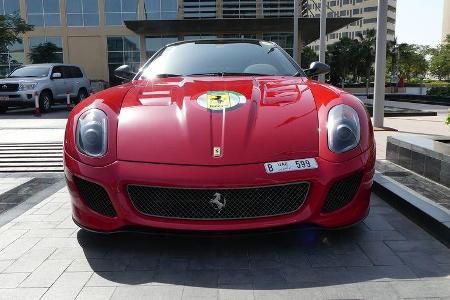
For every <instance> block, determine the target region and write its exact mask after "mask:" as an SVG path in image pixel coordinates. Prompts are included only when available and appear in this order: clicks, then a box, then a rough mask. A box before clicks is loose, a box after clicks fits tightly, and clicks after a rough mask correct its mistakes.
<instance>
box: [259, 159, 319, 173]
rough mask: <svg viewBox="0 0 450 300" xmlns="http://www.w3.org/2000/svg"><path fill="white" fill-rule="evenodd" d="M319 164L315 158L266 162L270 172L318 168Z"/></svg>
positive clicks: (267, 169)
mask: <svg viewBox="0 0 450 300" xmlns="http://www.w3.org/2000/svg"><path fill="white" fill-rule="evenodd" d="M318 167H319V165H318V164H317V161H316V160H315V159H314V158H306V159H295V160H287V161H277V162H270V163H266V164H264V168H265V169H266V172H267V173H269V174H273V173H281V172H292V171H302V170H309V169H317V168H318Z"/></svg>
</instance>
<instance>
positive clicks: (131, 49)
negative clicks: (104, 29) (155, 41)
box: [107, 36, 140, 85]
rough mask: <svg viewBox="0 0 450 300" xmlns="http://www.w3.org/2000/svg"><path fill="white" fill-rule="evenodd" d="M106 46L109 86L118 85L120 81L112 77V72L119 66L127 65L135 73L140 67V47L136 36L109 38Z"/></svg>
mask: <svg viewBox="0 0 450 300" xmlns="http://www.w3.org/2000/svg"><path fill="white" fill-rule="evenodd" d="M107 44H108V69H109V81H110V84H111V85H115V84H120V83H121V82H120V80H119V79H118V78H116V77H115V76H114V70H115V69H117V68H118V67H120V66H121V65H129V66H131V68H132V69H133V70H134V71H136V72H137V70H138V69H139V66H140V47H139V38H138V37H137V36H109V37H108V38H107Z"/></svg>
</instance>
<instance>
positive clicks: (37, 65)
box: [22, 63, 80, 68]
mask: <svg viewBox="0 0 450 300" xmlns="http://www.w3.org/2000/svg"><path fill="white" fill-rule="evenodd" d="M57 66H63V67H78V68H80V66H78V65H71V64H61V63H47V64H28V65H23V66H22V67H46V68H51V67H57Z"/></svg>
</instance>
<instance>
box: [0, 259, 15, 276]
mask: <svg viewBox="0 0 450 300" xmlns="http://www.w3.org/2000/svg"><path fill="white" fill-rule="evenodd" d="M14 262H15V260H13V259H9V260H0V273H2V272H3V270H5V269H6V268H8V267H9V266H10V265H12V264H13V263H14Z"/></svg>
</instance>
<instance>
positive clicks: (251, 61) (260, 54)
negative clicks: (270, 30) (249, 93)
mask: <svg viewBox="0 0 450 300" xmlns="http://www.w3.org/2000/svg"><path fill="white" fill-rule="evenodd" d="M299 71H300V70H299V69H298V68H297V67H296V66H295V65H294V63H293V61H292V60H290V59H289V57H288V56H287V55H286V54H285V53H284V52H283V51H281V50H280V48H278V47H276V46H275V45H274V44H273V43H267V42H258V41H255V42H245V41H243V42H235V41H233V42H217V41H197V42H186V43H182V44H178V45H174V46H169V47H167V48H165V50H164V51H163V52H162V53H160V55H159V56H158V57H156V58H154V59H153V60H152V61H151V62H150V64H149V65H147V66H146V68H145V69H144V70H143V72H142V74H141V78H143V79H145V78H152V77H155V76H158V74H179V75H181V76H187V75H190V74H204V73H233V74H236V73H239V74H259V75H263V76H264V75H294V74H296V73H298V72H299Z"/></svg>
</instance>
